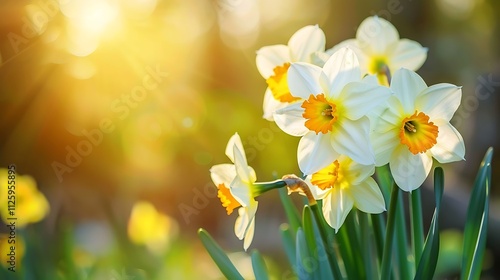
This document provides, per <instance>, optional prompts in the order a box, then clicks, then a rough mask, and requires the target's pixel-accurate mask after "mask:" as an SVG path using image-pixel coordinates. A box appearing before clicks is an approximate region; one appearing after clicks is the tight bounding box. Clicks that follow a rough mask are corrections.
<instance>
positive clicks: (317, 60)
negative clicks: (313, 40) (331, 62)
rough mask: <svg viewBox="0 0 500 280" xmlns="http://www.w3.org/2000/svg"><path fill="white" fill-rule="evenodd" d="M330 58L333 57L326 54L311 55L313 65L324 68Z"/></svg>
mask: <svg viewBox="0 0 500 280" xmlns="http://www.w3.org/2000/svg"><path fill="white" fill-rule="evenodd" d="M330 56H331V55H329V54H327V53H326V52H320V51H317V52H313V53H312V54H311V63H312V64H314V65H316V66H319V67H323V65H325V63H326V61H327V60H328V59H329V58H330Z"/></svg>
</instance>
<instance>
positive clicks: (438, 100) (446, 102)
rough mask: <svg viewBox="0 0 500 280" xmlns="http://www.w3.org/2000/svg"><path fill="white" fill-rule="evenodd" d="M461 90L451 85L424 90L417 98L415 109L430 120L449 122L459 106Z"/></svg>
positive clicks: (434, 86) (443, 84)
mask: <svg viewBox="0 0 500 280" xmlns="http://www.w3.org/2000/svg"><path fill="white" fill-rule="evenodd" d="M461 99H462V88H461V87H457V86H456V85H452V84H445V83H442V84H437V85H432V86H430V87H428V88H427V89H425V90H424V91H423V92H422V93H421V94H419V95H418V96H417V100H415V107H416V108H417V109H418V110H419V111H421V112H425V113H426V114H427V115H428V116H429V117H430V118H431V120H434V119H444V120H446V121H450V120H451V118H452V117H453V114H455V112H456V111H457V109H458V106H459V105H460V100H461Z"/></svg>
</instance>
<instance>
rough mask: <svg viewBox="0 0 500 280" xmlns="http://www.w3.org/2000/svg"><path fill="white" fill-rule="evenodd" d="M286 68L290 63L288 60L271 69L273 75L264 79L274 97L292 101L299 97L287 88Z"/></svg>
mask: <svg viewBox="0 0 500 280" xmlns="http://www.w3.org/2000/svg"><path fill="white" fill-rule="evenodd" d="M288 68H290V63H288V62H287V63H285V64H283V65H282V66H276V67H275V68H274V69H273V71H274V75H272V76H271V77H269V78H268V79H267V80H266V82H267V86H268V87H269V89H271V92H272V93H273V97H274V99H276V100H278V101H280V102H293V101H295V100H299V99H300V98H297V97H293V96H292V95H291V94H290V90H289V89H288V81H287V76H288V75H287V73H288Z"/></svg>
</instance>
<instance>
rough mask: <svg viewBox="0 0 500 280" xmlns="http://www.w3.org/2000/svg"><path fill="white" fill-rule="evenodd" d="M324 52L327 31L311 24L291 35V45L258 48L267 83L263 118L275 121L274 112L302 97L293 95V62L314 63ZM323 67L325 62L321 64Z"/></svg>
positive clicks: (259, 67)
mask: <svg viewBox="0 0 500 280" xmlns="http://www.w3.org/2000/svg"><path fill="white" fill-rule="evenodd" d="M324 51H325V34H324V33H323V31H322V30H321V29H320V28H319V27H318V26H317V25H308V26H306V27H303V28H301V29H299V30H298V31H297V32H295V34H293V35H292V37H291V38H290V40H289V41H288V45H273V46H266V47H263V48H261V49H260V50H258V51H257V58H256V63H257V69H258V70H259V72H260V74H261V75H262V77H264V79H266V82H267V85H268V87H267V89H266V93H265V95H264V105H263V109H264V116H263V117H264V118H265V119H267V120H269V121H273V113H274V111H276V110H277V109H279V108H283V107H285V106H287V105H288V104H289V103H292V102H296V101H298V100H300V99H299V98H297V97H294V96H292V95H291V94H290V91H289V90H288V84H287V71H288V68H289V67H290V64H291V63H292V62H298V61H302V62H309V63H314V62H316V61H319V60H318V59H317V56H318V53H323V52H324ZM319 66H322V65H319Z"/></svg>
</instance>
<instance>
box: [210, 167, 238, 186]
mask: <svg viewBox="0 0 500 280" xmlns="http://www.w3.org/2000/svg"><path fill="white" fill-rule="evenodd" d="M210 177H211V178H212V181H213V182H214V184H215V185H216V186H219V185H220V184H224V185H225V186H226V187H227V188H229V184H231V182H232V181H233V179H234V177H236V169H235V168H234V164H229V163H223V164H217V165H214V166H212V168H210Z"/></svg>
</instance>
